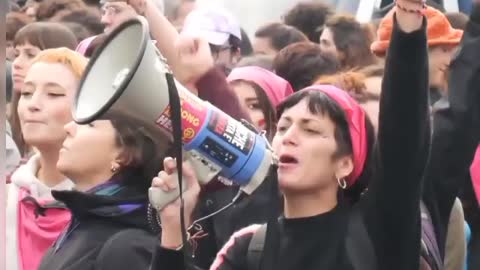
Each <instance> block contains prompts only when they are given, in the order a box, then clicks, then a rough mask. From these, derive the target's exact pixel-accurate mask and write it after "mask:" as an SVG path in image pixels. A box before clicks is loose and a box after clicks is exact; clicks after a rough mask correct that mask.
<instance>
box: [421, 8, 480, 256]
mask: <svg viewBox="0 0 480 270" xmlns="http://www.w3.org/2000/svg"><path fill="white" fill-rule="evenodd" d="M460 48H461V49H460V52H459V54H458V55H457V57H456V58H455V59H454V60H453V61H452V63H451V65H450V76H449V78H448V89H449V97H448V99H449V104H448V107H446V108H441V109H439V110H438V111H437V112H436V113H435V114H434V124H433V127H434V131H433V137H432V150H431V157H430V162H429V166H428V169H427V173H426V179H425V188H424V201H425V204H426V205H427V207H428V209H429V210H430V214H431V216H432V219H433V221H434V223H435V226H436V234H437V239H438V245H439V248H440V251H441V252H442V254H443V251H444V246H445V239H446V233H447V229H448V221H449V217H450V212H451V210H452V206H453V203H454V201H455V197H456V196H457V195H458V191H459V188H460V185H461V184H462V182H463V181H464V180H465V179H469V178H470V174H469V167H470V165H471V163H472V161H473V157H474V154H475V151H476V148H477V146H478V143H479V141H480V120H479V119H480V113H479V110H480V91H479V90H478V85H479V84H480V78H479V70H480V2H477V3H476V5H475V7H474V11H473V13H472V16H471V20H470V22H469V23H468V26H467V28H466V31H465V33H464V38H463V40H462V43H461V46H460Z"/></svg>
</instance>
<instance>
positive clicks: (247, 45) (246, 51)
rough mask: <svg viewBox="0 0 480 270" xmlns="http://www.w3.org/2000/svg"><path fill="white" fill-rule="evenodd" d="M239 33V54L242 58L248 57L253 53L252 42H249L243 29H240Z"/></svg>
mask: <svg viewBox="0 0 480 270" xmlns="http://www.w3.org/2000/svg"><path fill="white" fill-rule="evenodd" d="M240 31H241V32H242V38H241V43H240V54H241V55H242V58H243V57H248V56H250V55H252V53H253V47H252V42H251V41H250V38H249V37H248V34H247V32H245V30H243V28H240Z"/></svg>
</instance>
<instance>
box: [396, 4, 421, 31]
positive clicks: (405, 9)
mask: <svg viewBox="0 0 480 270" xmlns="http://www.w3.org/2000/svg"><path fill="white" fill-rule="evenodd" d="M396 2H397V4H396V6H395V8H393V9H392V11H391V12H396V15H397V22H398V25H399V26H400V28H401V29H402V30H403V31H404V32H406V33H410V32H413V31H416V30H418V29H420V27H421V26H422V22H423V16H422V13H421V10H423V9H424V8H425V1H424V0H397V1H396Z"/></svg>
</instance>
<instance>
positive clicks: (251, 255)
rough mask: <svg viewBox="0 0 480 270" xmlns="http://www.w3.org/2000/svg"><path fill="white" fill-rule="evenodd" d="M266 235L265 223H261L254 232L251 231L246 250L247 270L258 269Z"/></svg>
mask: <svg viewBox="0 0 480 270" xmlns="http://www.w3.org/2000/svg"><path fill="white" fill-rule="evenodd" d="M266 236H267V224H263V225H262V226H261V227H260V228H258V230H257V231H256V232H255V233H253V236H252V239H251V240H250V243H249V244H248V251H247V269H248V270H260V262H261V260H262V252H263V247H264V245H265V238H266Z"/></svg>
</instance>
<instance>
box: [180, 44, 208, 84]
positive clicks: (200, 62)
mask: <svg viewBox="0 0 480 270" xmlns="http://www.w3.org/2000/svg"><path fill="white" fill-rule="evenodd" d="M175 48H176V50H177V53H178V65H179V68H178V72H177V73H176V74H175V77H176V78H177V79H178V80H179V81H181V82H182V83H184V84H187V85H189V84H194V83H196V82H197V81H198V79H200V78H201V77H202V76H203V75H204V74H205V73H207V72H208V71H209V70H210V69H211V68H213V67H214V61H213V58H212V54H211V50H210V46H209V44H208V42H207V41H206V40H205V39H202V38H193V37H189V36H185V35H180V36H179V38H178V39H177V41H176V42H175Z"/></svg>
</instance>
